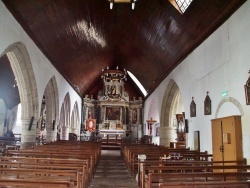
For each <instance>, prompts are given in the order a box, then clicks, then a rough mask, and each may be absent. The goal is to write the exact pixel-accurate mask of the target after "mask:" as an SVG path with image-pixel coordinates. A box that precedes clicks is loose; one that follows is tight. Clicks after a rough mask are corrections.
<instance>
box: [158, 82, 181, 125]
mask: <svg viewBox="0 0 250 188" xmlns="http://www.w3.org/2000/svg"><path fill="white" fill-rule="evenodd" d="M179 92H180V89H179V87H178V86H177V84H176V83H175V82H174V81H173V80H170V82H169V83H168V86H167V88H166V91H165V93H164V96H163V101H162V106H161V116H160V120H161V121H160V122H161V126H163V127H171V125H170V119H169V118H170V114H171V108H172V106H173V101H174V99H175V98H176V96H177V95H178V93H179Z"/></svg>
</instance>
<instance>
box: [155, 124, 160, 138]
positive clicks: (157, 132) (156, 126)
mask: <svg viewBox="0 0 250 188" xmlns="http://www.w3.org/2000/svg"><path fill="white" fill-rule="evenodd" d="M155 136H160V123H156V124H155Z"/></svg>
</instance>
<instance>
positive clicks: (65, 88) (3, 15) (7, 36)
mask: <svg viewBox="0 0 250 188" xmlns="http://www.w3.org/2000/svg"><path fill="white" fill-rule="evenodd" d="M0 28H1V29H0V41H1V42H0V56H1V55H3V54H5V52H6V49H7V48H8V47H9V46H11V45H12V44H14V43H17V42H21V43H22V44H23V45H24V46H25V47H26V49H27V51H28V55H29V58H30V61H31V64H32V68H33V71H34V75H35V79H34V80H35V84H36V87H37V93H38V105H39V107H38V109H39V111H40V108H41V102H42V97H43V94H44V91H45V88H46V85H47V83H48V82H49V80H50V79H51V78H52V77H53V76H55V78H56V82H57V86H58V93H59V109H60V107H61V105H62V103H63V100H64V97H65V95H66V93H67V92H69V94H70V99H71V106H70V112H71V111H72V110H73V104H75V102H77V103H78V106H81V98H80V96H79V95H78V94H77V93H76V92H75V90H74V89H73V88H72V87H71V86H70V85H69V84H68V82H67V81H66V80H65V79H64V78H63V77H62V75H61V74H60V73H59V72H58V71H57V70H56V69H55V67H54V66H53V65H52V64H51V63H50V61H49V60H48V59H47V58H46V57H45V56H44V55H43V53H42V52H41V51H40V50H39V48H38V47H37V46H36V45H35V43H34V42H33V41H32V40H31V39H30V38H29V37H28V35H27V34H26V33H25V32H24V30H23V29H22V28H21V27H20V25H19V24H18V23H17V22H16V20H15V19H14V18H13V16H12V15H11V14H10V12H9V11H8V10H7V8H6V7H5V5H4V4H3V3H2V1H0ZM37 113H38V114H39V112H37ZM38 114H35V115H34V116H35V117H38ZM79 114H80V112H79ZM78 129H79V131H78V132H79V133H80V125H79V128H78Z"/></svg>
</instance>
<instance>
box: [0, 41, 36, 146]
mask: <svg viewBox="0 0 250 188" xmlns="http://www.w3.org/2000/svg"><path fill="white" fill-rule="evenodd" d="M4 54H6V55H7V57H8V59H9V61H10V65H11V68H12V70H13V73H14V75H15V78H16V82H17V85H18V91H19V95H20V101H21V104H22V108H21V109H22V113H21V120H22V138H21V147H25V146H26V145H30V144H33V143H34V142H35V139H36V126H35V125H36V122H37V118H38V116H39V115H38V111H39V110H38V106H39V105H38V93H37V86H36V80H35V75H34V72H33V68H32V64H31V61H30V57H29V54H28V51H27V49H26V47H25V45H24V44H23V43H21V42H17V43H14V44H12V45H10V46H9V47H7V48H6V50H5V51H4V52H3V53H2V55H4Z"/></svg>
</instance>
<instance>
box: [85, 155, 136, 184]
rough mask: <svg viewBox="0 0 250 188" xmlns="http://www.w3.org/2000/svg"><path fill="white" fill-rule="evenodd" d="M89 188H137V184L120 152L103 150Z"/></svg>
mask: <svg viewBox="0 0 250 188" xmlns="http://www.w3.org/2000/svg"><path fill="white" fill-rule="evenodd" d="M89 188H137V182H136V181H135V179H134V178H133V177H132V176H131V174H130V172H129V171H128V169H127V167H126V166H125V163H124V161H123V159H122V157H121V155H120V150H102V153H101V157H100V161H99V165H98V166H97V170H96V173H95V176H94V178H93V179H92V181H91V183H90V186H89Z"/></svg>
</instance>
